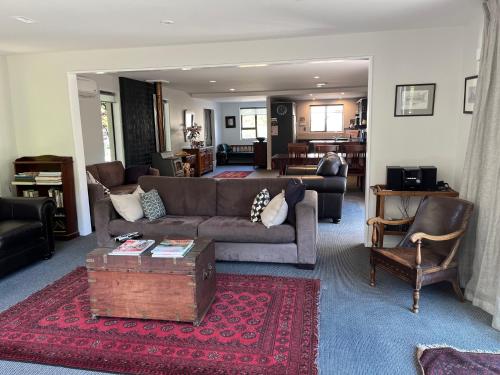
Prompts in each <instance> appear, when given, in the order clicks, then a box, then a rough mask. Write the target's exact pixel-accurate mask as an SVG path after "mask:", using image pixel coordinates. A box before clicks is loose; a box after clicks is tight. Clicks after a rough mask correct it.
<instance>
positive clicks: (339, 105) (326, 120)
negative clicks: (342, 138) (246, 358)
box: [309, 103, 344, 133]
mask: <svg viewBox="0 0 500 375" xmlns="http://www.w3.org/2000/svg"><path fill="white" fill-rule="evenodd" d="M311 107H325V123H324V128H323V129H324V130H313V129H312V111H311ZM328 107H342V120H341V128H340V130H328V116H327V113H328V112H327V111H328ZM309 131H310V132H314V133H334V132H343V131H344V104H342V103H339V104H310V105H309Z"/></svg>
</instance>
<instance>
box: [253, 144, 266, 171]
mask: <svg viewBox="0 0 500 375" xmlns="http://www.w3.org/2000/svg"><path fill="white" fill-rule="evenodd" d="M253 151H254V162H253V163H254V166H256V167H259V168H267V142H254V144H253Z"/></svg>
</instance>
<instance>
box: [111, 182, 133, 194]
mask: <svg viewBox="0 0 500 375" xmlns="http://www.w3.org/2000/svg"><path fill="white" fill-rule="evenodd" d="M135 189H137V184H129V185H120V186H114V187H112V188H110V189H109V191H110V192H111V194H132V193H133V192H134V191H135Z"/></svg>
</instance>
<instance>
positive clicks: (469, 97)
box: [464, 76, 478, 113]
mask: <svg viewBox="0 0 500 375" xmlns="http://www.w3.org/2000/svg"><path fill="white" fill-rule="evenodd" d="M477 77H478V76H471V77H466V78H465V90H464V113H473V112H474V104H475V103H476V87H477Z"/></svg>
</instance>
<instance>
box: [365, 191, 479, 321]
mask: <svg viewBox="0 0 500 375" xmlns="http://www.w3.org/2000/svg"><path fill="white" fill-rule="evenodd" d="M473 207H474V206H473V204H472V203H471V202H468V201H465V200H462V199H458V198H451V197H439V196H428V197H426V198H424V199H423V200H422V202H421V203H420V206H419V207H418V210H417V212H416V214H415V217H413V218H410V219H407V220H385V219H382V218H380V217H374V218H371V219H369V220H368V222H367V224H368V225H372V226H373V231H372V248H371V252H370V264H371V270H370V286H372V287H374V286H375V273H376V268H377V267H380V268H382V269H384V270H386V271H388V272H390V273H391V274H393V275H394V276H396V277H398V278H400V279H402V280H404V281H406V282H409V283H410V284H411V285H413V307H412V311H413V312H414V313H418V309H419V300H420V289H421V287H422V286H425V285H429V284H434V283H437V282H440V281H449V282H450V283H451V284H452V286H453V289H454V291H455V293H456V294H457V296H458V297H459V298H460V300H461V301H463V299H464V297H463V294H462V290H461V289H460V285H459V281H458V257H457V250H458V246H459V245H460V240H461V239H462V237H463V235H464V233H465V230H466V229H467V225H468V222H469V219H470V217H471V215H472V211H473ZM386 224H389V225H401V224H411V225H410V228H409V230H408V232H407V233H406V235H405V236H404V238H403V239H402V240H401V242H400V243H399V244H398V245H397V246H396V247H394V248H386V247H383V238H381V236H380V228H381V226H382V225H386Z"/></svg>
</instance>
